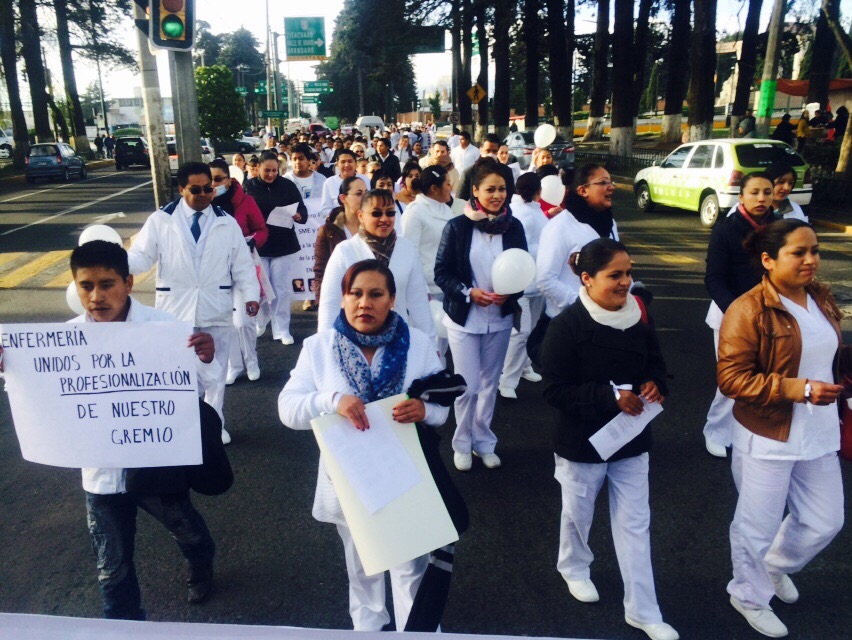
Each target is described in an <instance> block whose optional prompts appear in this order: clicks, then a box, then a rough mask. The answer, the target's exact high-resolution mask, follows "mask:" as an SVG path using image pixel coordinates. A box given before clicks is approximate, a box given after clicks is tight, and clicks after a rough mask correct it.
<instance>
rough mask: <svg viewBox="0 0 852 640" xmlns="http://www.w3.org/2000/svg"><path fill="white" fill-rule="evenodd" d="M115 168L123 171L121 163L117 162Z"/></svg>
mask: <svg viewBox="0 0 852 640" xmlns="http://www.w3.org/2000/svg"><path fill="white" fill-rule="evenodd" d="M115 170H116V171H121V165H120V164H118V163H117V162H116V163H115Z"/></svg>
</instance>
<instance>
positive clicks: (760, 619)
mask: <svg viewBox="0 0 852 640" xmlns="http://www.w3.org/2000/svg"><path fill="white" fill-rule="evenodd" d="M731 605H732V606H733V607H734V609H736V610H737V611H739V612H740V613H741V614H743V617H744V618H745V619H746V622H748V623H749V624H750V625H751V627H752V629H754V630H755V631H757V632H758V633H762V634H763V635H765V636H768V637H770V638H783V637H784V636H786V635H787V627H786V626H784V623H783V622H781V621H780V620H779V619H778V616H776V615H775V613H773V611H772V609H747V608H746V607H744V606H743V605H742V604H740V603H739V601H737V599H736V598H734V596H731Z"/></svg>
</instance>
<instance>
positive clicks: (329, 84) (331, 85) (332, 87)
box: [328, 81, 334, 93]
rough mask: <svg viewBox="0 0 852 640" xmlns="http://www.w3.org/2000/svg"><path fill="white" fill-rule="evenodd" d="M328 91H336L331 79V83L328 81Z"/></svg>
mask: <svg viewBox="0 0 852 640" xmlns="http://www.w3.org/2000/svg"><path fill="white" fill-rule="evenodd" d="M328 92H329V93H334V83H333V82H331V81H329V83H328Z"/></svg>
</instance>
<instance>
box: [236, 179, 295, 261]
mask: <svg viewBox="0 0 852 640" xmlns="http://www.w3.org/2000/svg"><path fill="white" fill-rule="evenodd" d="M243 189H245V192H246V193H247V194H249V195H250V196H251V197H253V198H254V199H255V202H257V206H258V207H259V208H260V212H261V213H262V214H263V220H264V222H265V221H266V220H267V219H268V218H269V214H270V213H271V212H272V210H273V209H274V208H275V207H286V206H288V205H291V204H294V203H299V207H298V209H297V211H298V213H299V217H298V218H295V221H296V222H297V223H298V224H305V223H306V222H307V221H308V208H307V207H306V206H305V203H304V202H302V194H301V192H300V191H299V187H297V186H296V183H294V182H293V181H292V180H287V178H282V177H281V176H278V177H276V178H275V180H274V181H273V182H271V183H269V182H266V181H265V180H263V179H262V178H252V179H251V180H249V181H248V182H246V183H245V185H244V186H243ZM268 229H269V237H268V238H267V240H266V243H265V244H264V245H263V246H262V247H261V248H260V249H258V250H257V252H258V253H259V254H260V255H261V256H263V257H264V258H279V257H281V256H289V255H292V254H294V253H298V251H299V248H300V246H301V245H300V244H299V238H298V237H297V236H296V230H295V229H293V228H291V229H288V228H286V227H276V226H275V225H269V226H268Z"/></svg>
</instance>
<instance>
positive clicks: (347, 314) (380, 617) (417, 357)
mask: <svg viewBox="0 0 852 640" xmlns="http://www.w3.org/2000/svg"><path fill="white" fill-rule="evenodd" d="M326 287H327V289H330V288H331V287H332V281H331V280H328V279H327V280H326ZM335 288H338V289H339V286H336V287H335ZM342 291H343V296H342V300H343V309H342V310H340V309H339V310H338V315H337V317H336V318H335V321H334V326H333V328H331V329H328V330H325V331H320V332H319V333H317V334H316V335H313V336H311V337H309V338H307V339H306V340H305V342H304V344H303V347H302V352H301V353H300V354H299V360H298V362H297V363H296V368H295V369H293V371H292V372H291V373H290V379H289V380H288V381H287V384H286V386H285V387H284V390H283V391H282V392H281V395H280V396H279V398H278V413H279V416H280V418H281V422H283V423H284V424H285V425H286V426H288V427H290V428H292V429H310V428H311V424H310V421H311V420H312V419H313V418H317V417H319V416H320V415H322V414H323V413H334V412H336V413H338V414H340V415H342V416H344V417H345V418H347V419H348V420H349V421H350V422H351V423H352V425H353V428H356V429H360V430H364V429H369V426H370V425H369V421H368V419H367V416H366V413H365V408H364V405H365V403H369V402H373V401H376V400H380V399H382V398H387V397H390V396H393V395H396V394H398V393H403V392H405V391H407V390H408V389H409V388H410V386H411V383H412V382H413V381H415V380H417V379H419V378H423V377H426V376H429V375H431V374H434V373H437V372H439V371H440V370H441V365H440V363H439V362H438V357H437V355H436V354H435V348H434V344H433V342H432V341H431V340H430V339H429V338H428V337H427V336H426V335H425V334H424V333H422V332H421V331H418V330H417V329H415V328H414V327H409V326H408V325H407V324H406V323H405V321H404V320H403V319H402V318H401V317H400V316H399V314H397V313H394V312H393V311H392V307H393V306H394V302H395V292H396V286H395V283H394V277H393V274H392V273H391V271H390V270H389V269H388V268H387V267H386V266H384V265H382V264H380V263H379V262H378V261H376V260H365V261H362V262H358V263H356V264H354V265H352V266H351V267H350V268H349V269H348V270H347V271H346V274H345V276H344V277H343V284H342ZM393 412H394V419H395V420H396V421H397V422H400V423H403V424H412V425H413V423H414V422H421V423H424V424H426V425H429V426H433V427H437V426H440V425H442V424H443V423H444V422H445V421H446V419H447V415H448V413H449V409H448V408H445V407H441V406H438V405H436V404H432V403H429V402H426V403H424V402H422V401H421V400H414V399H412V400H406V401H404V402H401V403H400V404H398V405H397V406H396V407H394V409H393ZM313 516H314V518H316V519H317V520H319V521H320V522H328V523H331V524H334V525H336V526H337V531H338V533H339V534H340V539H341V541H342V542H343V551H344V554H345V557H346V570H347V573H348V575H349V613H350V615H351V616H352V624H353V627H354V629H355V630H356V631H380V630H381V629H382V627H383V626H384V625H386V624H387V623H388V622H389V621H390V616H389V615H388V611H387V607H386V606H385V574H384V573H380V574H377V575H373V576H367V575H366V574H365V573H364V567H363V565H362V563H361V559H360V557H359V556H358V551H357V550H356V548H355V544H354V542H353V540H352V534H351V533H350V531H349V527H348V526H347V523H346V519H345V517H344V515H343V511H342V509H341V507H340V502H339V500H338V498H337V493H336V492H335V489H334V485H333V484H332V482H331V479H330V478H329V476H328V472H327V470H326V466H325V461H324V459H323V457H322V456H320V467H319V476H318V479H317V488H316V497H315V498H314V506H313ZM427 564H428V555H425V556H420V557H417V558H412V559H411V560H409V561H408V562H404V563H402V564H401V565H398V566H396V567H394V568H393V569H391V570H390V575H391V586H392V589H393V603H394V615H395V618H396V628H397V629H398V630H403V629H405V624H406V620H407V619H408V614H409V612H410V611H411V605H412V603H413V602H414V596H415V595H416V593H417V589H418V587H419V585H420V582H421V580H422V578H423V574H424V572H425V571H426V567H427Z"/></svg>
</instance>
